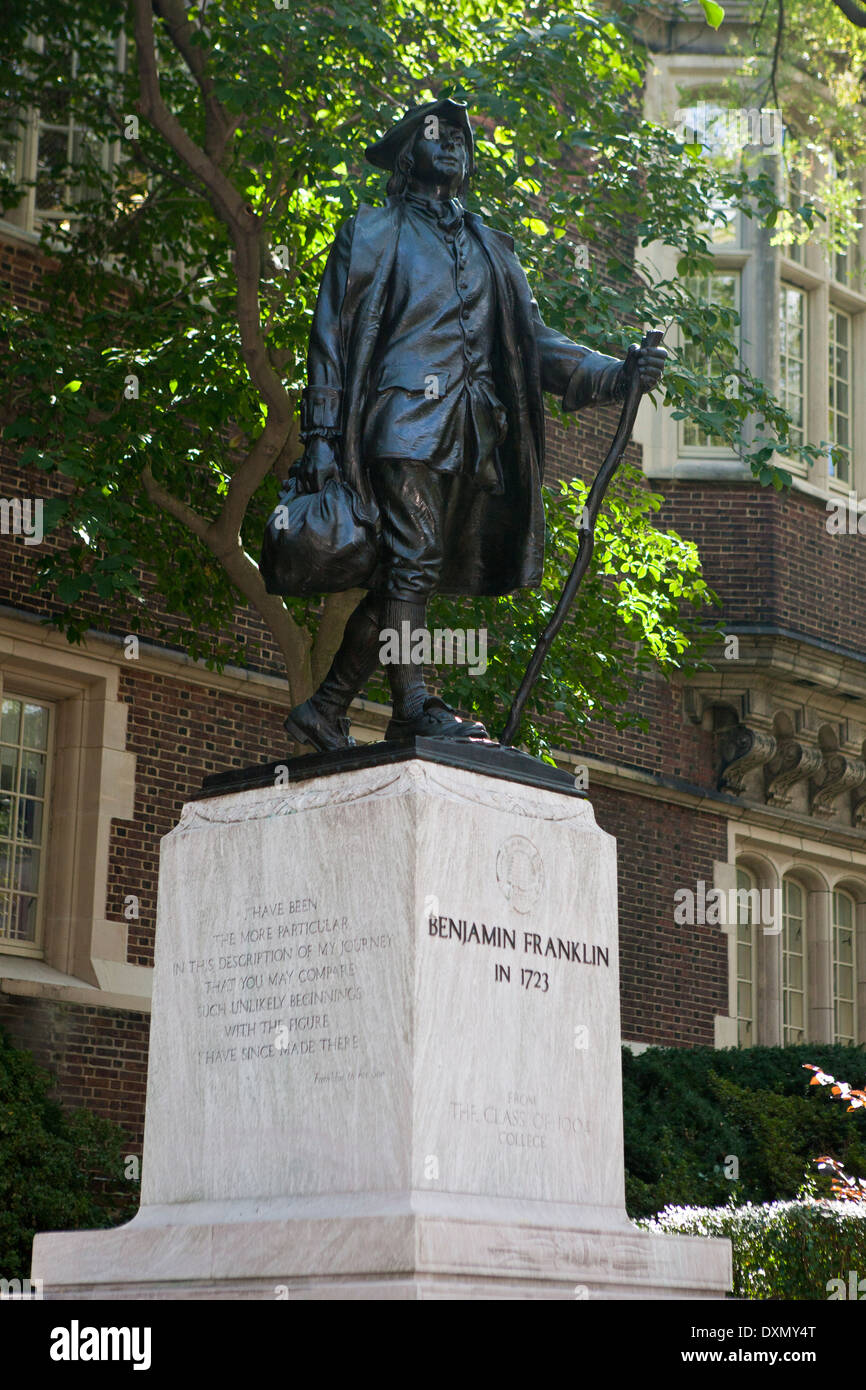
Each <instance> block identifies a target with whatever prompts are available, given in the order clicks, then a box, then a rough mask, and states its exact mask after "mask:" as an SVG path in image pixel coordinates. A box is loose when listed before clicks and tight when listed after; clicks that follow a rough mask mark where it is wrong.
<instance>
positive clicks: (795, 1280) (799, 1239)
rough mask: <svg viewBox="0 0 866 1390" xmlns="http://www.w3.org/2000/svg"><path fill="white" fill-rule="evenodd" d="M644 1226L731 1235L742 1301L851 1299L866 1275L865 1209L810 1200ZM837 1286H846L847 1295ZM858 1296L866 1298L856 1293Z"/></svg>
mask: <svg viewBox="0 0 866 1390" xmlns="http://www.w3.org/2000/svg"><path fill="white" fill-rule="evenodd" d="M638 1224H640V1225H644V1226H645V1228H646V1229H647V1230H649V1231H654V1232H657V1233H666V1234H668V1235H684V1236H686V1235H687V1236H722V1237H727V1238H728V1239H729V1240H730V1242H731V1247H732V1252H733V1267H734V1278H733V1285H732V1292H733V1294H734V1297H735V1298H760V1299H763V1298H769V1299H791V1300H795V1299H796V1300H799V1299H826V1298H830V1297H833V1298H840V1297H842V1298H845V1297H850V1296H851V1294H850V1292H849V1290H850V1288H851V1285H850V1283H849V1277H850V1275H851V1274H852V1272H853V1273H854V1274H855V1275H857V1276H859V1277H861V1278H862V1272H863V1271H864V1270H866V1211H863V1210H854V1209H850V1208H845V1207H842V1206H840V1205H839V1204H838V1203H836V1202H832V1201H827V1200H826V1199H823V1200H822V1199H816V1198H814V1197H812V1198H810V1197H803V1198H801V1200H799V1201H792V1202H772V1203H767V1204H765V1205H763V1206H754V1205H752V1204H751V1203H747V1204H746V1205H745V1206H734V1205H733V1204H731V1205H729V1206H724V1207H687V1206H686V1207H674V1206H671V1207H667V1208H666V1209H665V1211H663V1212H662V1213H661V1214H660V1215H659V1216H658V1217H657V1218H656V1219H655V1220H654V1221H649V1222H645V1223H643V1222H641V1223H638ZM834 1280H837V1281H838V1280H841V1283H842V1289H843V1290H844V1292H843V1291H842V1289H840V1287H839V1285H838V1284H833V1283H832V1281H834ZM855 1282H856V1280H855ZM854 1296H855V1297H862V1295H858V1294H857V1293H856V1292H855V1294H854Z"/></svg>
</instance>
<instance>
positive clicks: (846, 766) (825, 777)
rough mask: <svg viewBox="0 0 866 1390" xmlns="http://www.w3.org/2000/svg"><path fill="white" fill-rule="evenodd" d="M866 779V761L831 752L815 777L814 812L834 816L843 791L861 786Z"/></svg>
mask: <svg viewBox="0 0 866 1390" xmlns="http://www.w3.org/2000/svg"><path fill="white" fill-rule="evenodd" d="M864 780H866V763H863V762H861V761H860V759H859V758H848V757H846V756H845V754H844V753H830V754H828V755H827V756H826V757H825V758H824V761H823V765H822V767H821V769H820V771H819V772H818V773H816V775H815V777H814V779H813V783H812V785H813V791H812V814H813V815H815V816H825V817H826V816H832V814H833V810H834V802H835V801H836V798H837V797H839V796H841V795H842V793H843V792H846V791H850V790H851V788H852V787H859V785H860V783H861V782H863V781H864Z"/></svg>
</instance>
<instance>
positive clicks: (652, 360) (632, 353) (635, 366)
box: [622, 343, 668, 391]
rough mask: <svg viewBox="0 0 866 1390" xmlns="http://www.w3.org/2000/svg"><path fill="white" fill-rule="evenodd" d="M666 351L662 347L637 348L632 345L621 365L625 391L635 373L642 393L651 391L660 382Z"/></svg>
mask: <svg viewBox="0 0 866 1390" xmlns="http://www.w3.org/2000/svg"><path fill="white" fill-rule="evenodd" d="M667 356H668V354H667V349H666V348H663V347H650V348H645V347H639V346H638V344H637V343H633V344H632V346H631V347H630V348H629V350H628V354H627V356H626V359H625V361H624V362H623V364H622V376H623V385H624V387H625V388H626V389H627V388H628V386H629V384H630V383H631V380H632V378H633V376H634V374H635V372H637V374H638V376H639V377H640V385H641V390H642V391H652V390H653V388H654V387H656V386H658V384H659V382H660V381H661V377H662V372H663V371H664V369H665V362H666V361H667Z"/></svg>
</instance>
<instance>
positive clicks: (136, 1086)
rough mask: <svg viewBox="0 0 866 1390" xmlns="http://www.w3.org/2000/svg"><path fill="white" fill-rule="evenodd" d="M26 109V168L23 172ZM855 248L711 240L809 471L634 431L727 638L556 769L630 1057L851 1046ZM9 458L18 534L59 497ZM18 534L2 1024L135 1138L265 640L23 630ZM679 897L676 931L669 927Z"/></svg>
mask: <svg viewBox="0 0 866 1390" xmlns="http://www.w3.org/2000/svg"><path fill="white" fill-rule="evenodd" d="M722 42H723V40H722V39H721V38H719V37H718V36H714V35H713V34H712V33H711V31H709V30H707V29H706V26H702V27H700V29H698V28H696V27H695V28H690V27H689V26H688V25H681V26H680V27H679V29H671V30H670V31H666V32H665V34H664V35H663V36H653V38H652V43H653V48H654V61H653V63H652V64H651V70H650V77H649V82H648V87H647V92H646V102H647V110H648V112H649V114H651V115H654V116H657V117H663V118H665V119H669V120H670V119H672V112H673V110H674V109H675V108H678V107H679V108H682V106H683V104H684V101H685V98H684V97H683V95H682V91H683V88H684V87H685V88H687V87H688V85H689V84H690V83H697V82H705V81H706V80H707V79H708V78H709V79H712V77H713V75H714V74H717V73H720V72H721V71H722V70H723V69H724V67H725V64H726V62H727V59H726V58H725V54H724V51H723V49H722V48H721V47H720V45H721V44H722ZM34 120H35V125H34V126H33V129H32V131H31V133H30V137H29V138H28V140H27V141H25V142H24V145H23V147H22V149H21V150H20V151H19V156H18V157H19V159H20V160H21V161H22V163H21V173H22V177H27V176H28V175H29V176H31V177H32V176H33V174H34V172H35V171H36V169H37V168H38V158H39V145H40V132H41V127H40V125H39V122H38V116H36V117H35V118H34ZM27 161H29V164H28V163H27ZM41 215H43V211H42V210H40V208H39V207H38V206H37V204H36V199H35V194H34V193H33V192H31V193H30V194H29V195H28V196H27V197H26V198H24V199H23V200H22V202H21V203H20V204H19V205H18V206H16V207H15V208H11V209H7V210H6V213H5V216H4V217H3V219H0V282H2V293H4V294H6V295H11V296H12V297H14V298H16V299H17V300H19V301H20V302H31V303H33V302H35V303H37V304H38V302H39V278H40V273H41V265H42V261H41V253H40V251H39V250H38V248H37V241H38V235H37V231H36V228H37V227H38V226H39V222H40V216H41ZM45 215H47V214H45ZM864 254H866V243H864V241H863V234H862V233H861V242H860V244H859V245H855V246H852V247H851V248H850V252H849V254H848V256H847V257H845V258H843V257H836V258H835V259H832V260H831V259H828V258H827V257H826V256H825V254H824V253H823V251H822V250H821V248H820V247H819V246H817V245H815V246H812V245H810V246H807V247H796V246H789V247H784V246H773V245H772V244H771V237H770V234H769V233H764V232H758V231H756V230H755V229H754V228H753V226H752V225H751V224H750V223H748V222H747V221H746V219H743V218H734V219H732V220H731V221H730V222H729V223H728V225H727V227H726V228H725V229H724V231H723V235H721V236H719V237H718V238H717V241H716V243H715V256H716V269H715V271H714V274H713V276H712V277H711V283H710V285H709V286H708V292H709V293H710V295H716V296H720V297H726V298H727V300H728V301H729V302H733V303H735V304H737V305H739V307H740V312H741V317H742V327H741V344H740V348H741V353H742V357H743V360H744V361H745V362H747V363H748V365H749V366H750V367H751V369H752V370H753V371H754V372H755V374H756V375H759V376H761V377H763V379H764V380H766V381H767V382H768V383H769V384H770V385H771V386H772V387H773V388H774V390H775V391H776V392H777V394H779V395H780V396H781V397H782V398H783V399H784V400H785V401H786V403H787V404H788V406H789V408H790V409H791V410H792V412H793V413H794V415H795V418H797V419H798V420H799V423H800V427H801V429H802V431H803V434H804V437H806V438H809V439H810V440H814V441H817V440H820V439H824V438H827V439H830V440H831V441H832V444H833V447H832V448H831V449H830V450H829V451H828V456H827V459H826V462H825V465H824V467H823V469H821V468H817V469H813V470H812V472H811V474H810V475H809V476H806V475H805V474H802V475H801V474H797V475H796V476H795V478H794V484H793V487H792V489H791V490H790V492H788V493H786V494H778V493H776V492H774V491H773V490H771V489H764V488H761V487H760V486H758V485H757V484H756V482H755V481H754V479H753V477H752V475H751V473H750V472H749V471H748V469H747V468H744V466H743V465H742V464H741V462H740V461H739V460H738V459H737V458H736V457H734V456H733V455H731V454H729V453H726V452H725V450H724V449H723V448H722V447H720V446H719V445H718V444H717V443H716V442H715V441H714V440H713V439H712V438H711V437H707V436H701V435H700V434H699V433H698V432H696V430H695V429H694V427H692V426H691V425H690V424H689V422H688V421H684V422H679V423H678V422H676V421H674V420H673V419H672V418H670V416H669V415H668V414H666V413H665V412H663V411H649V410H647V411H645V412H643V413H642V415H641V418H640V421H639V426H638V431H637V444H636V445H635V446H634V448H633V456H634V457H635V458H640V459H642V463H643V468H644V471H645V473H646V476H647V478H648V479H649V481H650V483H651V484H652V486H653V487H654V489H656V490H657V491H660V492H662V493H663V494H664V496H665V498H666V502H665V507H664V511H663V513H662V523H667V524H668V525H670V526H671V527H672V528H674V529H676V530H677V531H679V532H680V533H681V534H682V535H683V536H685V537H687V538H689V539H693V540H694V541H696V542H697V544H698V546H699V549H700V553H701V556H702V559H703V563H704V572H705V577H706V578H707V580H708V582H709V584H710V585H711V586H712V587H713V588H714V589H715V590H716V591H717V592H718V594H719V595H720V596H721V598H722V601H723V608H724V624H725V630H726V633H727V634H728V636H729V638H736V639H737V641H736V642H735V643H731V642H728V643H726V644H725V650H724V651H722V650H719V651H718V652H717V653H716V657H715V660H714V662H713V669H712V670H707V671H705V672H703V673H702V674H701V675H700V676H698V677H696V678H695V679H693V680H692V681H690V682H689V683H688V684H683V683H682V682H680V683H675V684H672V685H667V684H665V683H664V682H663V681H661V680H660V679H651V678H647V679H646V680H645V681H644V683H643V685H642V688H641V693H640V697H639V703H640V709H641V712H642V713H643V714H645V715H646V717H647V719H648V721H649V731H648V732H647V733H642V732H640V731H637V730H628V731H624V732H618V731H615V730H612V729H610V728H597V729H595V730H593V736H592V738H591V739H588V740H587V742H586V744H585V746H584V747H583V748H570V749H565V750H563V751H562V755H561V761H562V764H563V765H564V766H574V765H577V764H586V765H587V766H588V768H589V777H590V785H589V794H590V799H591V801H592V803H593V806H594V809H595V813H596V816H597V819H598V821H599V823H600V825H601V826H602V827H603V828H605V829H606V830H608V831H610V832H611V833H612V834H613V835H615V836H616V838H617V841H618V848H619V877H620V932H621V946H622V960H621V970H622V1008H623V1036H624V1039H625V1040H626V1041H627V1042H629V1043H630V1044H631V1045H633V1046H636V1047H640V1046H645V1045H652V1044H677V1045H683V1046H686V1045H690V1044H691V1045H693V1044H699V1043H700V1044H709V1045H716V1046H720V1047H721V1046H734V1045H736V1044H737V1043H741V1044H743V1043H749V1042H762V1043H779V1042H783V1041H786V1042H789V1041H790V1042H794V1041H801V1040H814V1041H831V1040H835V1041H840V1042H849V1041H859V1042H864V1041H866V627H864V623H866V619H864V617H863V614H864V612H866V607H864V604H863V603H862V602H861V596H863V595H864V590H866V561H864V554H863V546H864V545H866V542H864V539H863V537H862V535H860V534H858V533H857V530H856V515H857V514H858V513H856V512H855V513H854V518H855V519H854V528H853V529H854V533H853V534H849V533H848V532H847V531H846V533H844V534H838V533H836V532H835V531H833V530H832V529H828V516H829V513H828V501H832V500H834V499H841V500H842V501H844V502H845V503H846V505H847V503H848V498H849V493H851V492H856V490H857V488H858V487H864V486H866V430H864V429H863V426H862V420H863V419H864V418H866V391H864V382H866V372H864V364H866V294H864V292H863V283H862V281H859V280H858V279H857V277H856V272H857V271H858V270H859V266H860V264H861V261H862V258H863V256H864ZM615 421H616V417H615V414H614V412H613V411H611V410H610V409H608V410H605V411H601V412H597V413H596V414H595V415H594V416H593V418H592V420H589V419H588V418H587V420H586V425H585V426H582V428H581V429H580V432H579V434H578V433H577V432H575V431H573V430H568V429H564V428H563V427H561V426H560V425H558V424H556V423H554V422H553V421H551V422H550V424H549V463H548V469H549V474H548V476H553V477H569V476H573V475H574V474H575V473H585V472H587V471H588V470H592V469H594V468H597V466H598V464H599V463H600V461H601V458H602V457H603V455H604V452H605V450H606V447H607V443H608V441H609V440H610V438H611V436H612V433H613V429H614V427H615ZM4 449H5V450H6V452H5V453H3V454H0V493H2V496H3V499H4V500H5V502H6V504H7V509H6V511H5V513H4V516H5V517H6V518H7V519H8V517H9V516H10V515H12V512H11V510H10V508H11V504H12V503H13V500H14V499H15V498H18V499H19V500H20V501H21V502H22V503H24V502H26V500H27V498H28V497H33V496H36V495H40V496H42V495H45V487H46V480H45V476H44V475H41V474H38V475H33V476H32V477H29V476H28V475H27V474H26V473H25V472H22V471H21V470H20V469H18V468H17V467H12V466H11V465H12V462H13V455H12V454H11V452H9V449H8V446H4ZM10 529H11V528H10V527H9V525H8V524H7V525H5V526H4V527H3V533H2V534H0V698H2V723H0V1023H2V1024H3V1025H4V1026H6V1027H7V1028H8V1030H9V1032H10V1034H11V1035H12V1037H13V1038H14V1039H15V1040H16V1041H17V1042H18V1043H20V1044H21V1045H24V1046H27V1047H29V1048H31V1049H32V1050H33V1052H34V1053H35V1054H36V1056H37V1058H38V1059H39V1060H40V1061H41V1062H42V1063H43V1064H44V1065H45V1066H47V1067H48V1068H50V1069H51V1070H52V1071H53V1072H54V1073H55V1074H56V1076H57V1080H58V1088H59V1094H60V1096H61V1098H62V1099H63V1101H64V1102H65V1103H68V1104H70V1105H88V1106H90V1107H92V1108H93V1109H94V1110H97V1111H98V1112H100V1113H102V1114H104V1115H106V1116H108V1117H109V1118H111V1119H114V1120H116V1121H118V1122H120V1123H122V1124H123V1125H124V1126H125V1127H126V1129H127V1130H128V1132H129V1134H130V1136H131V1140H132V1143H133V1145H135V1144H137V1143H138V1142H139V1141H140V1137H141V1127H142V1120H143V1107H144V1087H145V1079H146V1059H147V1036H148V1008H149V990H150V975H151V964H152V958H153V940H154V925H155V919H156V886H157V872H158V852H159V841H160V837H161V836H162V835H164V834H166V833H167V832H168V831H169V830H170V829H171V827H172V826H173V825H174V824H175V823H176V821H177V819H178V817H179V814H180V809H181V806H182V804H183V802H184V800H185V799H186V797H187V796H188V795H189V794H190V793H191V792H193V791H195V790H197V789H198V788H199V786H200V784H201V780H202V777H203V776H204V775H206V774H207V773H208V772H209V771H212V770H214V769H216V768H224V767H231V766H234V767H241V766H244V765H246V764H249V763H253V762H258V761H262V760H264V759H266V758H268V757H271V756H273V754H274V750H275V749H279V748H281V747H282V744H283V739H284V735H283V733H282V729H281V721H282V718H283V717H284V714H285V711H286V708H287V705H288V696H287V692H286V689H285V685H284V682H283V681H282V679H281V678H280V675H279V671H280V664H279V662H278V660H277V654H276V652H275V651H274V650H273V648H272V646H271V645H270V642H269V639H268V636H267V633H266V632H265V631H264V629H263V628H262V627H261V625H260V623H259V622H258V620H257V619H256V617H255V615H254V614H253V613H252V611H251V610H250V609H247V608H245V607H243V606H242V605H240V606H239V607H238V611H237V615H236V621H237V624H238V628H239V630H240V631H242V632H243V633H245V634H246V636H247V637H248V639H249V642H250V649H251V650H253V648H255V650H256V656H255V659H254V660H253V661H252V662H251V665H250V666H249V667H248V668H245V669H243V670H241V669H232V668H227V669H226V670H225V671H224V672H223V673H222V674H220V675H217V674H214V673H213V672H209V671H207V670H206V669H204V668H203V667H202V666H200V665H197V664H195V663H193V662H191V661H190V660H189V659H187V658H186V657H184V656H183V655H181V654H180V653H179V652H177V651H176V650H173V649H172V648H170V647H169V646H166V645H164V644H163V645H160V644H158V643H156V642H147V641H142V642H141V644H140V647H139V650H138V654H137V657H136V658H135V659H130V649H129V645H128V644H127V643H125V642H124V640H123V638H124V634H123V633H122V632H119V631H118V632H115V633H113V634H98V633H94V634H92V635H91V636H90V637H89V638H88V640H87V641H86V643H85V644H84V645H83V646H80V647H75V646H70V645H69V644H68V643H67V642H66V640H65V639H64V638H63V637H62V636H61V635H60V634H58V633H57V632H55V631H53V630H51V629H50V628H47V627H45V626H44V625H43V624H42V623H41V622H40V616H41V613H42V608H41V603H40V598H39V596H38V595H36V594H34V592H33V591H32V574H33V568H32V567H33V562H34V558H35V555H36V554H37V552H38V547H36V546H29V545H28V544H27V538H26V537H25V536H23V535H21V534H17V535H15V534H11V533H10ZM863 529H864V530H866V523H864V527H863ZM385 719H386V711H385V710H384V709H383V708H382V707H379V706H377V705H375V704H372V703H370V702H364V701H362V702H359V706H358V714H357V722H358V725H359V733H358V736H359V737H360V738H361V739H367V740H371V741H372V740H375V739H377V738H380V737H381V736H382V734H383V732H384V723H385ZM713 888H716V889H720V890H722V891H723V892H724V893H725V895H726V897H725V902H726V904H728V905H729V906H730V903H731V901H732V900H729V898H728V890H736V889H737V888H740V889H746V890H749V893H748V894H747V895H741V896H740V897H739V898H738V899H737V900H736V903H735V904H734V907H733V914H732V915H733V918H734V920H733V922H731V921H724V920H723V921H718V920H714V917H713V913H712V912H711V911H709V912H708V911H707V910H706V897H707V894H708V893H710V891H711V890H712V889H713ZM762 890H763V897H762V896H761V893H762ZM689 894H691V895H692V899H691V901H692V902H693V903H694V906H695V911H694V913H693V914H691V915H692V920H691V921H681V920H677V917H678V904H681V903H683V902H685V903H686V905H687V904H688V901H689V897H688V895H689ZM776 894H778V895H779V896H778V897H776ZM777 903H778V904H779V906H780V913H779V914H777V913H776V912H775V905H776V904H777ZM702 905H703V910H702ZM767 905H769V907H770V915H769V917H768V915H767V912H766V911H765V908H766V906H767ZM683 915H685V916H688V915H689V914H688V912H687V911H686V912H685V913H683V912H679V916H680V917H682V916H683ZM729 915H730V914H729Z"/></svg>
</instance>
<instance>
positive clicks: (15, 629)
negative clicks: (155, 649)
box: [0, 614, 150, 1008]
mask: <svg viewBox="0 0 866 1390" xmlns="http://www.w3.org/2000/svg"><path fill="white" fill-rule="evenodd" d="M119 676H120V672H119V668H118V665H117V664H116V662H115V663H111V662H106V661H100V660H98V659H94V658H93V657H92V656H90V655H85V654H84V652H83V651H82V650H81V649H79V648H76V647H72V646H70V645H69V644H68V643H67V642H66V640H65V638H64V637H62V635H61V634H59V633H56V632H53V631H51V630H48V629H45V628H43V627H41V626H40V625H38V624H33V623H32V622H27V621H26V620H21V619H19V620H15V619H13V618H10V617H7V616H6V615H5V614H4V615H3V617H2V620H0V694H2V693H3V692H4V691H5V692H6V693H8V694H11V695H19V696H31V697H33V698H34V699H37V700H39V699H43V700H45V701H46V702H50V703H51V704H52V705H53V707H54V713H55V719H54V748H53V766H54V772H53V781H52V793H51V799H50V807H49V824H48V834H47V840H46V868H45V878H44V882H43V895H44V898H43V933H42V950H41V951H40V952H39V953H38V955H37V954H36V953H35V952H34V949H33V948H32V947H26V946H25V947H16V946H14V945H12V944H10V943H4V945H3V949H2V952H0V981H2V983H0V988H2V989H3V990H4V991H5V992H7V993H19V994H21V993H23V994H39V995H44V994H47V995H51V996H53V997H59V998H64V999H75V1000H77V1001H79V1002H87V1003H95V1002H99V1003H100V1004H101V1005H103V1006H105V1007H108V1006H111V1007H115V1008H121V1007H122V1008H130V1007H139V1008H141V1007H142V1006H143V1005H145V1004H146V1002H147V1000H148V999H149V993H150V971H149V970H145V969H143V968H142V967H140V966H134V965H129V964H128V963H127V960H126V946H127V940H126V939H127V929H126V923H125V922H113V921H110V920H109V919H108V918H107V917H106V915H105V905H106V895H107V888H108V855H109V838H110V832H111V822H112V820H113V819H120V820H129V819H131V818H132V815H133V803H134V792H135V756H134V754H132V753H129V752H127V751H126V720H127V713H128V707H127V705H126V704H125V703H124V702H122V701H120V700H119V699H118V692H119Z"/></svg>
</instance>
